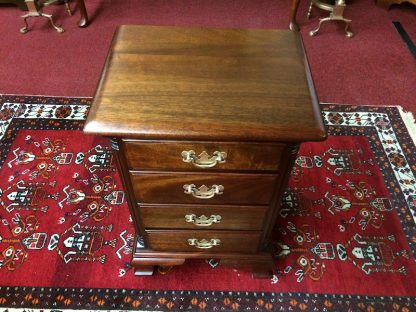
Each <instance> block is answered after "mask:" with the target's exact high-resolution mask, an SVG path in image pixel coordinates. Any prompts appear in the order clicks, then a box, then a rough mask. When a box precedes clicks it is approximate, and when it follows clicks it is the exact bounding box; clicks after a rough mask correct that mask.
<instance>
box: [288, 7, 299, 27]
mask: <svg viewBox="0 0 416 312" xmlns="http://www.w3.org/2000/svg"><path fill="white" fill-rule="evenodd" d="M299 1H300V0H292V7H291V9H290V15H289V29H290V30H296V31H297V30H299V26H298V24H297V23H296V13H297V12H298V8H299Z"/></svg>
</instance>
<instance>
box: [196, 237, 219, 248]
mask: <svg viewBox="0 0 416 312" xmlns="http://www.w3.org/2000/svg"><path fill="white" fill-rule="evenodd" d="M220 243H221V241H220V240H219V239H217V238H211V239H210V240H207V239H205V238H204V239H201V240H198V239H197V238H190V239H188V244H189V246H195V247H196V248H199V249H209V248H212V247H214V246H219V245H220Z"/></svg>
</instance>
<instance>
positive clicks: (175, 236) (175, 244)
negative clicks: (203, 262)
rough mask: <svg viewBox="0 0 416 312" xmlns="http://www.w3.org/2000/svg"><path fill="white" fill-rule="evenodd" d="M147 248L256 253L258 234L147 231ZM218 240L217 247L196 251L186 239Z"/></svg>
mask: <svg viewBox="0 0 416 312" xmlns="http://www.w3.org/2000/svg"><path fill="white" fill-rule="evenodd" d="M146 232H147V236H148V238H149V247H150V248H151V249H152V250H155V251H191V252H198V253H205V254H210V253H212V252H241V253H251V252H256V251H257V246H258V244H259V239H260V232H254V231H251V232H243V231H192V230H186V231H161V230H147V231H146ZM190 238H196V239H198V240H202V239H207V240H210V239H219V240H220V241H221V242H220V244H219V245H218V246H213V247H212V248H210V249H198V248H197V247H195V246H190V245H189V244H188V239H190Z"/></svg>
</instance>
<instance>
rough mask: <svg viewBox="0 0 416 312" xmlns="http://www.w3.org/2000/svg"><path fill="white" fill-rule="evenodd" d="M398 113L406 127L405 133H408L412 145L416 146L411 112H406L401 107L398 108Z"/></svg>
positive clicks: (415, 126)
mask: <svg viewBox="0 0 416 312" xmlns="http://www.w3.org/2000/svg"><path fill="white" fill-rule="evenodd" d="M398 108H399V112H400V115H401V117H402V119H403V122H404V124H405V125H406V128H407V132H409V135H410V137H411V138H412V140H413V143H414V144H415V145H416V121H415V117H414V116H413V114H412V112H407V111H405V110H404V109H403V107H401V106H399V107H398Z"/></svg>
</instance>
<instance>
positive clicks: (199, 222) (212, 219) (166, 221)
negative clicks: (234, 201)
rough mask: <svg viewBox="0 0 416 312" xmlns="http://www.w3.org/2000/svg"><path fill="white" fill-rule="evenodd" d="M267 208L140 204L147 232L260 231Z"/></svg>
mask: <svg viewBox="0 0 416 312" xmlns="http://www.w3.org/2000/svg"><path fill="white" fill-rule="evenodd" d="M267 208H268V206H250V207H247V206H207V205H205V206H203V205H163V206H161V205H140V218H141V220H142V223H143V226H144V227H145V228H148V229H152V228H160V229H162V228H166V229H196V230H197V229H201V230H208V229H218V230H260V229H261V228H262V225H263V221H264V216H265V214H266V210H267Z"/></svg>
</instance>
